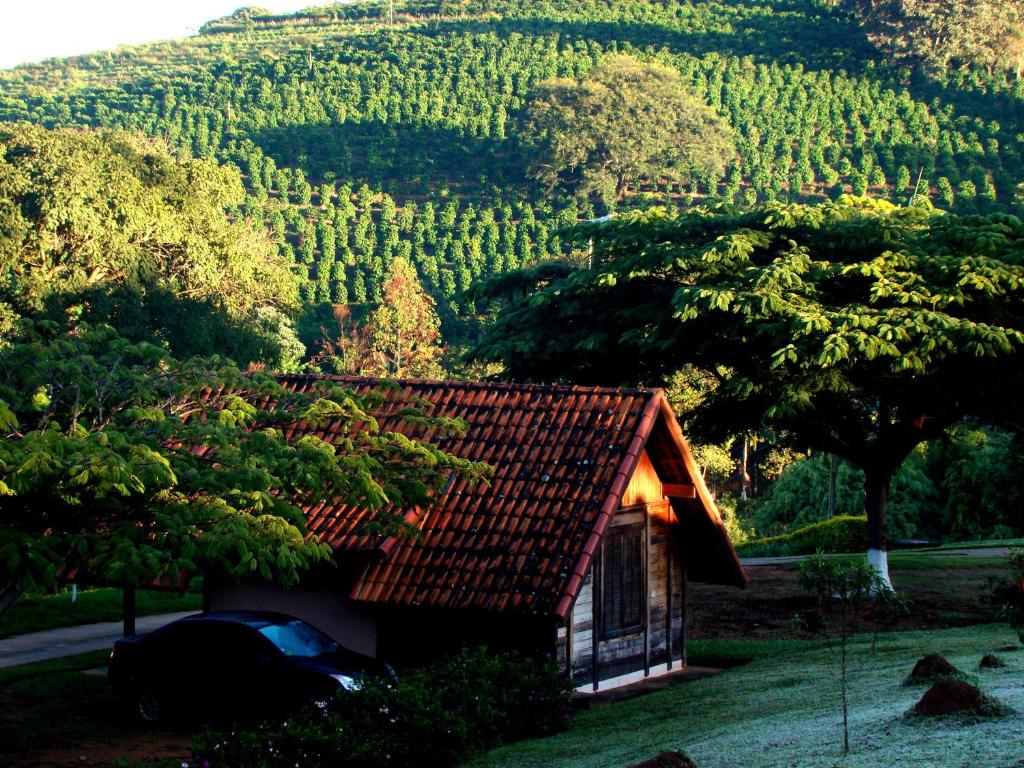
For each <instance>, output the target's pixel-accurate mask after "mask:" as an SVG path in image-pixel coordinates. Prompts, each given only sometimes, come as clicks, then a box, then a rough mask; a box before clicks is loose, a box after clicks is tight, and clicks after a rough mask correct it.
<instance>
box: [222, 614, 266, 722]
mask: <svg viewBox="0 0 1024 768" xmlns="http://www.w3.org/2000/svg"><path fill="white" fill-rule="evenodd" d="M209 648H210V653H209V657H208V664H209V666H208V677H209V680H210V687H211V689H212V690H211V697H212V698H213V699H214V700H216V701H217V702H218V706H220V707H223V708H224V714H226V715H228V716H231V715H239V716H242V715H246V714H250V713H254V712H263V711H266V710H267V701H268V694H269V691H268V687H269V686H272V685H273V682H272V681H271V680H270V679H269V676H270V669H271V668H272V667H273V666H274V665H273V664H272V662H273V660H274V658H275V656H279V655H280V654H279V653H278V652H277V651H276V650H275V649H274V646H273V645H271V644H270V643H269V642H267V641H266V640H265V639H264V638H263V637H261V636H260V635H259V634H258V633H257V632H256V631H255V630H253V629H252V628H251V627H247V626H245V625H244V624H235V623H229V622H221V623H219V624H218V626H215V627H213V631H212V632H211V637H210V645H209Z"/></svg>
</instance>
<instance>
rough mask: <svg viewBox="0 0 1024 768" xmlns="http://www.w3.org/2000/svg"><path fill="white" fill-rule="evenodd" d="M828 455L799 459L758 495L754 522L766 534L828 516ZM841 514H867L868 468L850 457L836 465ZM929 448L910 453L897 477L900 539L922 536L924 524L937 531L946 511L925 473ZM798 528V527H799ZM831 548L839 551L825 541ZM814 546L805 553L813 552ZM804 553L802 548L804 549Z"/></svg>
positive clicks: (895, 519) (892, 519)
mask: <svg viewBox="0 0 1024 768" xmlns="http://www.w3.org/2000/svg"><path fill="white" fill-rule="evenodd" d="M829 465H830V461H829V457H827V456H824V455H821V454H816V455H815V456H812V457H811V458H808V459H803V460H801V461H797V462H794V463H793V464H791V465H790V466H789V467H788V468H787V469H786V470H785V472H783V473H782V475H781V476H780V477H779V478H778V480H776V481H775V482H774V483H772V485H771V487H770V488H769V489H768V492H767V493H766V494H765V495H764V497H763V498H761V499H759V500H758V502H757V505H756V508H755V512H754V516H753V520H752V523H753V525H754V527H755V528H756V529H757V531H758V532H759V533H761V534H762V535H769V536H771V535H774V534H782V533H785V532H786V531H793V530H794V529H796V528H800V527H803V526H806V525H808V524H810V523H814V522H817V521H819V520H823V519H825V518H826V517H827V516H828V494H829V471H830V466H829ZM836 470H837V471H836V510H835V511H836V514H837V515H840V516H842V515H854V516H857V515H863V514H864V472H863V471H862V470H860V469H858V468H857V467H855V466H854V465H852V464H850V463H849V462H846V461H840V462H838V463H837V466H836ZM926 470H927V466H926V455H925V452H924V451H915V452H913V453H911V454H910V456H909V457H908V458H907V460H906V461H905V462H903V464H902V465H901V466H900V468H899V469H898V470H897V471H896V473H895V474H894V475H893V478H892V484H891V487H890V495H889V503H888V515H889V533H890V535H891V536H894V537H896V538H914V537H918V536H921V535H922V529H921V528H920V527H919V526H922V525H927V526H929V527H930V528H931V529H932V530H937V529H938V527H939V526H938V525H937V524H936V523H937V521H938V520H939V519H940V518H941V514H942V510H941V506H940V503H939V497H940V491H939V489H938V488H937V487H936V485H935V483H934V482H933V481H932V478H931V477H930V476H929V475H928V474H927V472H926ZM794 532H795V531H794ZM822 549H823V550H824V551H826V552H833V551H848V552H849V551H852V550H834V549H831V548H829V547H826V546H822ZM814 550H815V547H811V548H810V549H808V550H806V552H813V551H814ZM801 554H803V553H801Z"/></svg>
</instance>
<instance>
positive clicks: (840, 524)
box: [736, 515, 868, 557]
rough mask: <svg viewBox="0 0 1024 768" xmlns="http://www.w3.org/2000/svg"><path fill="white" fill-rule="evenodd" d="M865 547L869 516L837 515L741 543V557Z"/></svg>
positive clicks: (811, 553) (856, 549)
mask: <svg viewBox="0 0 1024 768" xmlns="http://www.w3.org/2000/svg"><path fill="white" fill-rule="evenodd" d="M867 546H868V519H867V517H866V516H864V515H840V516H839V517H833V518H831V519H830V520H822V521H821V522H820V523H812V524H811V525H808V526H807V527H805V528H799V529H797V530H795V531H791V532H789V533H785V534H782V535H781V536H771V537H769V538H765V539H757V540H755V541H750V542H747V543H746V544H740V545H739V546H738V547H736V551H737V552H738V553H739V554H740V556H741V557H783V556H785V555H813V554H814V553H815V552H825V553H828V554H833V553H843V552H863V551H864V550H865V549H867Z"/></svg>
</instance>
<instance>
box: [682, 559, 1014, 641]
mask: <svg viewBox="0 0 1024 768" xmlns="http://www.w3.org/2000/svg"><path fill="white" fill-rule="evenodd" d="M746 570H747V575H749V576H750V583H749V584H748V585H747V588H746V589H743V590H740V589H736V588H735V587H721V586H714V585H708V584H691V585H690V591H689V598H690V599H689V605H690V609H691V619H690V637H694V638H725V637H731V638H744V639H768V638H785V637H806V632H805V631H804V630H803V629H802V628H801V627H800V626H799V625H795V624H794V622H793V616H794V615H795V614H811V613H813V612H814V611H816V610H817V605H816V604H815V601H814V598H813V597H810V596H809V595H807V594H805V593H804V592H803V590H801V589H800V583H799V577H800V572H799V570H798V569H797V566H796V565H795V564H786V565H758V566H750V567H748V568H747V569H746ZM890 571H891V573H892V580H893V584H894V585H895V587H896V589H897V590H899V592H900V594H902V595H903V596H905V597H907V598H909V599H910V601H911V603H910V613H909V614H907V615H906V616H901V617H899V618H898V619H897V620H896V621H895V622H894V623H892V624H885V625H881V626H879V627H877V629H879V630H882V631H889V630H905V629H941V628H944V627H965V626H969V625H971V624H980V623H984V622H991V621H999V620H1000V619H999V616H998V614H997V612H996V609H995V607H994V606H992V605H990V604H988V603H986V602H985V600H984V597H985V596H986V595H988V594H989V593H990V592H991V586H990V585H989V583H988V581H987V579H988V578H989V577H1004V576H1005V575H1006V569H1005V568H1004V567H1003V566H1002V565H999V564H993V566H992V567H991V568H989V567H987V566H977V567H973V568H927V569H925V568H907V569H901V568H899V567H897V566H896V565H895V564H893V565H892V566H891V567H890ZM826 618H827V617H826ZM874 629H876V627H875V626H874V625H872V624H871V623H870V622H865V626H864V630H863V631H866V632H870V631H873V630H874Z"/></svg>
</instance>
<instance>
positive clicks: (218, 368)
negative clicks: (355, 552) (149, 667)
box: [0, 323, 485, 593]
mask: <svg viewBox="0 0 1024 768" xmlns="http://www.w3.org/2000/svg"><path fill="white" fill-rule="evenodd" d="M380 397H381V395H380V394H377V395H369V396H360V395H356V394H355V393H353V392H351V391H348V390H345V389H344V388H341V387H338V386H337V385H333V384H330V383H329V382H323V383H322V384H321V385H318V386H314V387H313V390H312V391H311V392H310V393H309V394H296V393H289V392H287V391H285V390H284V389H283V388H282V387H281V386H280V385H279V384H278V383H277V382H276V381H275V380H273V379H272V378H270V377H269V376H267V375H264V374H261V373H259V372H254V373H243V372H242V371H240V370H239V369H238V368H237V367H236V366H234V364H232V363H230V362H229V361H226V360H224V359H222V358H209V359H204V358H193V359H190V360H188V361H185V362H182V361H178V360H175V359H174V358H172V357H170V355H168V353H167V352H166V351H164V350H162V349H160V348H158V347H156V346H153V345H151V344H147V343H144V342H142V343H137V342H131V341H128V340H126V339H124V338H123V337H121V336H119V335H118V334H117V333H116V332H115V331H114V330H113V329H111V328H110V327H109V326H100V327H95V328H94V327H89V326H87V325H84V324H83V325H80V326H77V327H74V328H72V329H71V330H61V329H60V328H59V327H57V326H55V325H53V324H38V325H33V324H31V323H25V324H24V325H23V328H22V330H21V332H20V333H19V335H18V336H17V337H16V338H15V339H14V341H13V343H12V345H11V346H10V348H9V349H7V350H5V351H4V352H3V353H2V354H0V401H3V402H4V403H5V405H6V408H7V411H6V413H7V418H6V421H7V427H6V428H7V436H6V439H5V440H4V441H3V442H2V443H0V483H3V491H4V494H5V495H4V496H3V497H2V498H0V585H2V587H3V589H2V591H3V592H4V593H7V592H9V591H10V590H11V589H17V588H28V587H31V586H33V585H38V586H47V585H51V584H52V583H53V580H54V576H55V573H56V571H58V569H59V570H63V571H64V572H65V573H75V574H77V576H78V577H79V578H81V580H83V581H89V580H93V581H95V580H99V581H105V582H113V583H116V584H129V585H142V584H145V583H147V582H148V581H150V580H152V579H165V580H169V581H171V582H172V583H174V582H176V581H177V578H178V574H179V572H181V571H189V572H193V573H194V572H204V571H215V572H226V573H228V574H229V575H230V576H232V577H234V578H240V577H242V576H258V577H260V578H263V579H267V580H275V581H278V582H280V583H282V584H286V585H287V584H293V583H295V582H296V580H297V579H298V577H299V574H300V573H301V572H303V571H305V570H306V569H308V568H310V567H311V566H313V565H315V564H317V563H323V562H326V561H328V560H329V559H330V556H331V552H330V549H329V547H328V546H327V545H326V544H323V543H322V542H320V541H319V540H318V539H317V538H316V537H308V536H306V534H305V514H304V513H303V510H302V506H301V505H303V504H309V503H315V502H316V501H317V500H319V499H340V500H343V501H345V502H347V503H351V504H353V505H358V506H361V507H363V508H366V509H369V510H373V511H376V513H377V515H376V519H375V520H374V526H375V527H374V529H373V531H372V532H373V533H381V534H383V533H392V532H396V531H398V530H400V529H401V528H402V523H401V521H402V518H401V510H404V509H408V508H409V507H412V506H417V505H429V504H430V503H431V499H432V498H433V497H434V496H435V494H436V492H437V490H438V489H439V488H440V487H441V486H442V484H443V483H444V482H445V480H446V479H447V477H448V476H449V474H450V473H451V472H453V471H456V472H464V473H466V474H467V475H468V476H470V477H478V476H481V475H482V474H483V472H484V469H485V467H484V466H483V465H478V464H473V463H470V462H465V461H462V460H459V459H456V458H454V457H452V456H450V455H448V454H445V453H443V452H441V451H439V450H437V449H436V448H435V447H433V446H431V445H429V444H426V443H417V442H414V441H410V440H408V439H406V438H404V437H402V436H400V435H395V434H390V433H381V432H379V430H378V428H377V425H376V422H375V421H374V419H373V417H372V411H373V407H374V405H375V403H378V402H379V399H380ZM257 402H259V405H258V406H257V404H256V403H257ZM423 418H425V417H423ZM299 421H303V422H305V423H307V424H309V425H319V424H323V423H325V422H327V421H331V422H334V423H338V424H340V426H341V429H342V431H343V432H345V433H346V436H347V439H346V440H345V441H343V442H341V443H339V444H338V445H337V446H334V445H331V444H329V443H326V442H324V441H323V440H321V439H320V438H318V437H316V436H315V435H313V434H302V435H301V436H296V437H289V436H288V435H289V434H291V432H292V430H290V429H288V427H289V426H290V425H294V424H295V423H296V422H299ZM442 426H444V428H454V427H456V426H457V425H442ZM368 532H371V531H368Z"/></svg>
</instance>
